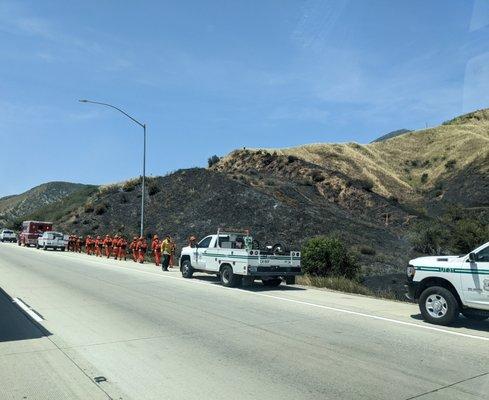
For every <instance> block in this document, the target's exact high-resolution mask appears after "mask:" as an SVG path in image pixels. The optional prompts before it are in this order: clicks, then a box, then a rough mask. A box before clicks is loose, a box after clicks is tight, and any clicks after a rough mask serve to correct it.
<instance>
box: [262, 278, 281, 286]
mask: <svg viewBox="0 0 489 400" xmlns="http://www.w3.org/2000/svg"><path fill="white" fill-rule="evenodd" d="M261 281H262V282H263V285H264V286H267V287H277V286H280V284H281V283H282V279H280V278H273V279H262V280H261Z"/></svg>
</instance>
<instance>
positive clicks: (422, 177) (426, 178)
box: [421, 172, 428, 183]
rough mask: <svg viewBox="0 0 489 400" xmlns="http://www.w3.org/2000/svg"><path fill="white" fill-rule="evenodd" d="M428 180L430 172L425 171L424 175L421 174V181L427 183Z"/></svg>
mask: <svg viewBox="0 0 489 400" xmlns="http://www.w3.org/2000/svg"><path fill="white" fill-rule="evenodd" d="M427 181H428V173H427V172H424V173H423V175H421V183H426V182H427Z"/></svg>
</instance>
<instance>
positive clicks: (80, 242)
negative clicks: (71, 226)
mask: <svg viewBox="0 0 489 400" xmlns="http://www.w3.org/2000/svg"><path fill="white" fill-rule="evenodd" d="M82 248H83V237H82V236H80V237H77V238H76V250H75V251H76V252H77V253H81V252H82Z"/></svg>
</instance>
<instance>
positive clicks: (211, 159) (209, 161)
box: [207, 154, 220, 168]
mask: <svg viewBox="0 0 489 400" xmlns="http://www.w3.org/2000/svg"><path fill="white" fill-rule="evenodd" d="M219 160H220V158H219V157H218V156H216V155H215V154H214V155H213V156H211V157H209V158H208V159H207V166H208V167H209V168H210V167H212V166H213V165H214V164H217V163H218V162H219Z"/></svg>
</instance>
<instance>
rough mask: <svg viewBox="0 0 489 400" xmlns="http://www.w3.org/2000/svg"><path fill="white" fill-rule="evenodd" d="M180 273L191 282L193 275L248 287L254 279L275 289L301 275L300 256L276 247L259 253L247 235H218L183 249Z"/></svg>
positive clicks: (256, 245) (258, 247)
mask: <svg viewBox="0 0 489 400" xmlns="http://www.w3.org/2000/svg"><path fill="white" fill-rule="evenodd" d="M180 270H181V272H182V276H183V277H184V278H191V277H192V275H193V273H194V272H196V271H199V272H205V273H209V274H216V275H218V276H219V277H220V280H221V283H222V284H223V285H224V286H237V285H239V284H241V283H245V284H250V283H252V282H253V281H254V280H255V279H260V280H261V281H262V282H263V284H264V285H265V286H278V285H280V283H281V282H282V279H284V280H285V282H286V283H287V284H293V283H295V277H296V276H297V275H299V274H300V273H301V257H300V252H298V251H289V252H286V251H284V250H283V246H281V245H278V244H277V245H275V246H269V247H268V248H266V249H263V250H260V245H259V243H258V242H257V241H256V240H253V238H252V237H251V236H250V235H249V234H248V232H224V231H223V232H220V231H218V232H217V234H216V235H209V236H206V237H205V238H203V239H202V240H201V241H200V242H199V243H198V244H197V245H196V246H195V247H191V246H187V247H184V248H183V249H182V254H181V257H180Z"/></svg>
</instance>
